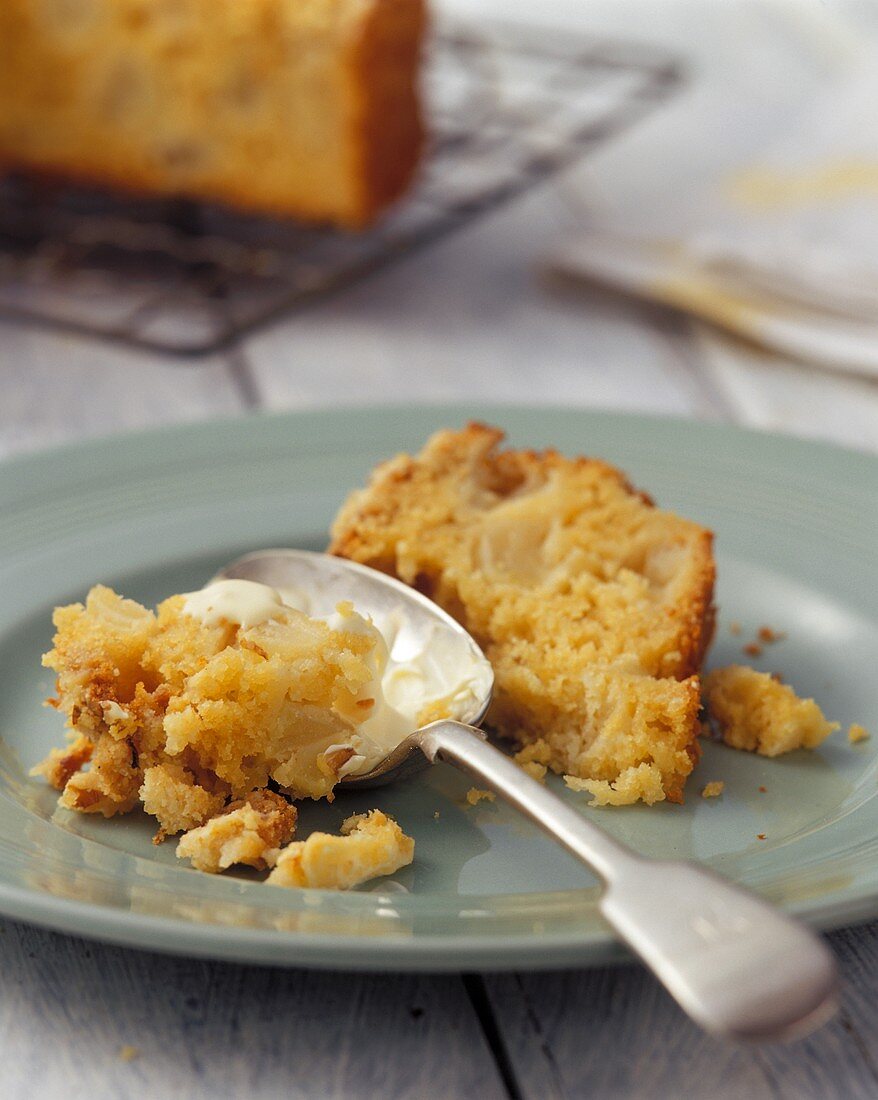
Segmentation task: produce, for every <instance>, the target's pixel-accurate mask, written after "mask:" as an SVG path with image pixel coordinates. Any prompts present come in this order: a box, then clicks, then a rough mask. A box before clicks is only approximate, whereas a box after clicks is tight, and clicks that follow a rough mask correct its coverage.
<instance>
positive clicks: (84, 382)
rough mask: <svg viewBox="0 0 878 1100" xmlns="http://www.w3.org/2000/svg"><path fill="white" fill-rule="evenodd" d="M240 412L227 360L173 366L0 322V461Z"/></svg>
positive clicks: (237, 386) (239, 395)
mask: <svg viewBox="0 0 878 1100" xmlns="http://www.w3.org/2000/svg"><path fill="white" fill-rule="evenodd" d="M242 407H243V398H242V393H241V385H240V381H239V379H238V377H237V374H236V371H235V364H234V362H233V360H231V359H230V357H228V356H226V357H217V358H214V359H210V360H207V361H204V362H202V361H200V360H199V361H198V362H196V363H189V362H186V361H182V362H181V361H179V360H175V359H166V358H159V357H155V356H153V355H149V354H145V353H143V352H138V351H130V350H128V349H126V348H122V347H117V346H115V345H112V344H106V343H101V342H99V341H95V340H88V339H83V338H82V337H79V336H69V335H64V334H61V333H54V332H46V331H41V330H40V329H36V328H31V327H27V326H24V325H15V324H0V455H4V454H12V453H14V452H16V451H22V450H32V449H35V448H39V447H48V446H50V445H51V444H53V443H64V442H68V441H73V440H78V439H85V438H88V437H89V436H95V435H111V434H113V433H115V432H122V431H127V430H130V429H134V428H146V427H150V426H152V425H158V424H172V423H178V422H180V421H187V420H199V419H205V418H207V417H211V416H229V415H232V414H233V413H235V412H238V411H239V410H240V409H241V408H242Z"/></svg>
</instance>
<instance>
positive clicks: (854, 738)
mask: <svg viewBox="0 0 878 1100" xmlns="http://www.w3.org/2000/svg"><path fill="white" fill-rule="evenodd" d="M868 740H869V731H868V730H867V729H866V727H865V726H861V725H860V724H859V722H854V723H852V725H851V726H850V727H849V729H848V741H850V743H851V744H852V745H857V744H859V743H860V741H868Z"/></svg>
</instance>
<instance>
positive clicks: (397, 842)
mask: <svg viewBox="0 0 878 1100" xmlns="http://www.w3.org/2000/svg"><path fill="white" fill-rule="evenodd" d="M341 833H342V835H341V836H331V835H330V834H329V833H312V834H311V835H310V836H309V837H308V839H307V840H300V841H293V843H292V844H288V845H287V846H286V848H284V849H283V850H282V851H281V853H280V855H279V856H278V858H277V864H276V866H275V868H274V870H273V871H272V872H271V874H270V875H269V876H268V880H267V881H268V883H269V884H270V885H271V886H299V887H314V888H318V889H323V890H346V889H349V888H350V887H351V886H358V885H359V884H360V883H361V882H368V880H369V879H372V878H378V877H379V876H381V875H392V874H393V873H394V871H398V870H399V869H400V868H401V867H406V866H407V865H408V864H409V863H411V861H412V859H413V858H414V853H415V842H414V840H412V838H411V837H409V836H406V835H405V833H404V832H403V831H402V829H400V827H399V825H397V823H396V822H395V821H394V820H393V818H392V817H388V816H387V815H386V814H384V813H382V812H381V810H372V811H371V812H370V813H367V814H356V815H355V816H354V817H349V818H348V819H347V820H346V821H345V822H344V823H343V824H342V827H341Z"/></svg>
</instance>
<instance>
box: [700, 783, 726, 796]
mask: <svg viewBox="0 0 878 1100" xmlns="http://www.w3.org/2000/svg"><path fill="white" fill-rule="evenodd" d="M724 789H725V783H724V782H723V781H722V780H721V779H714V780H712V781H711V782H710V783H706V784H705V785H704V790H703V791H702V792H701V797H702V798H718V797H719V796H720V795H721V794H722V793H723V790H724Z"/></svg>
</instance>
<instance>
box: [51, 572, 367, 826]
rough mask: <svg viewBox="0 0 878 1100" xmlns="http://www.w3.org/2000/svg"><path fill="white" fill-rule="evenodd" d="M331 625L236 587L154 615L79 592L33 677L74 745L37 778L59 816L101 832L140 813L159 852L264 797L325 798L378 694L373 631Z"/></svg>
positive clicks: (101, 592)
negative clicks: (50, 682)
mask: <svg viewBox="0 0 878 1100" xmlns="http://www.w3.org/2000/svg"><path fill="white" fill-rule="evenodd" d="M336 619H337V629H333V628H332V627H330V626H329V625H328V624H327V623H326V622H325V621H323V620H320V619H312V618H309V617H308V616H307V615H305V614H303V613H302V612H300V611H296V610H294V609H293V608H291V607H288V606H286V605H285V604H284V603H283V602H282V601H281V599H280V597H279V595H278V594H277V593H276V592H274V590H273V589H270V588H266V587H265V586H264V585H257V584H252V583H251V582H249V581H223V582H220V583H219V584H216V585H211V586H209V587H208V588H206V589H204V590H202V591H201V592H199V593H193V594H191V595H190V596H188V597H187V596H182V595H180V596H172V597H171V598H170V599H167V600H165V601H164V602H163V603H162V604H160V605H159V608H158V611H157V613H155V614H154V613H153V612H152V611H149V610H148V609H147V608H145V607H142V606H141V605H140V604H138V603H135V602H134V601H133V600H126V599H123V598H122V597H121V596H118V595H117V594H116V593H115V592H113V591H112V590H111V589H109V588H105V587H102V586H97V587H95V588H93V589H92V590H91V592H90V593H89V594H88V599H87V600H86V602H85V605H83V604H72V605H70V606H68V607H60V608H58V609H57V610H56V611H55V615H54V623H55V627H56V631H57V633H56V635H55V639H54V643H55V645H54V649H52V650H51V651H50V652H49V653H47V654H46V656H45V657H44V658H43V663H44V664H45V665H46V666H47V667H48V668H51V669H54V671H55V672H56V673H57V694H56V697H55V698H53V699H51V700H49V702H50V704H51V705H52V706H54V707H57V708H58V709H59V710H61V711H62V712H63V713H64V714H65V715H66V716H67V725H68V726H69V727H70V730H71V734H72V736H73V741H72V743H71V744H70V745H69V746H68V747H67V748H66V749H60V750H55V751H54V752H53V753H51V754H50V756H49V757H48V759H47V760H46V761H44V762H43V764H42V765H39V766H38V767H37V769H35V771H36V772H37V773H38V774H42V775H44V776H45V777H46V778H47V779H48V780H49V782H51V783H52V784H53V785H54V786H56V787H58V788H59V789H61V791H62V794H61V800H60V801H61V805H63V806H65V807H67V808H68V809H72V810H79V811H82V812H84V813H100V814H103V815H104V816H105V817H111V816H113V815H114V814H118V813H126V812H127V811H128V810H131V809H133V807H134V806H136V805H137V804H138V803H142V804H143V807H144V809H145V810H146V812H147V813H150V814H152V815H153V816H155V817H156V818H157V820H158V822H159V826H160V830H159V836H160V837H161V836H164V835H166V834H172V833H177V832H180V831H186V830H190V829H193V828H196V827H197V826H199V825H202V824H203V823H204V822H205V821H207V820H208V819H209V818H211V817H213V816H214V815H216V814H217V813H219V811H220V810H222V809H223V807H224V806H225V805H226V804H227V802H228V801H229V800H230V799H242V798H247V797H250V796H251V792H253V791H255V790H260V789H262V788H264V787H265V786H266V785H267V784H268V783H269V782H271V783H273V784H274V785H275V786H276V787H277V789H279V790H280V791H282V792H283V793H284V794H285V795H287V796H288V797H290V798H304V797H310V798H320V797H324V796H327V795H330V794H331V792H332V788H333V787H334V786H335V784H336V783H337V781H338V779H339V776H340V775H341V774H344V769H345V765H346V764H348V762H349V761H351V760H352V758H353V757H354V755H355V748H354V745H355V744H356V743H357V731H358V730H359V729H360V728H361V727H362V726H363V725H364V724H365V723H366V722H367V721H368V719H369V717H370V715H371V714H372V712H373V710H374V709H375V706H376V697H377V692H378V689H379V686H380V685H377V684H376V683H375V679H374V678H375V672H376V663H375V649H376V645H377V642H378V641H380V636H379V635H378V634H377V631H374V630H373V631H369V630H364V629H361V626H362V620H360V619H359V617H358V616H354V615H350V616H348V617H345V615H343V614H338V615H337V616H336ZM349 620H350V624H351V625H350V629H348V628H347V627H346V623H347V622H348V621H349ZM225 824H226V826H228V824H229V823H228V822H226V823H225Z"/></svg>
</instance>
